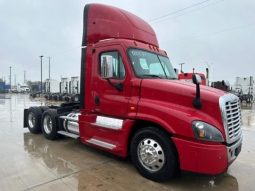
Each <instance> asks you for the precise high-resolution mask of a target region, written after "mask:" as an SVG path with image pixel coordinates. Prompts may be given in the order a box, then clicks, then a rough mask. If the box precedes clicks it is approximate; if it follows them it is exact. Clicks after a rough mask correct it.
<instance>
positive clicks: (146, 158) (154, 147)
mask: <svg viewBox="0 0 255 191" xmlns="http://www.w3.org/2000/svg"><path fill="white" fill-rule="evenodd" d="M137 154H138V159H139V161H140V163H141V164H142V166H143V167H144V168H145V169H147V170H148V171H150V172H156V171H159V170H160V169H161V168H162V167H163V166H164V164H165V154H164V151H163V149H162V147H161V145H160V144H159V143H158V142H157V141H155V140H153V139H150V138H146V139H143V140H142V141H141V142H140V143H139V145H138V148H137Z"/></svg>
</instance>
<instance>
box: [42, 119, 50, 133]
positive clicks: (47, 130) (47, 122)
mask: <svg viewBox="0 0 255 191" xmlns="http://www.w3.org/2000/svg"><path fill="white" fill-rule="evenodd" d="M43 129H44V131H45V133H47V134H50V133H51V131H52V120H51V117H50V116H49V115H46V116H45V117H44V119H43Z"/></svg>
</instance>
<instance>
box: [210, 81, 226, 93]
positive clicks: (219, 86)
mask: <svg viewBox="0 0 255 191" xmlns="http://www.w3.org/2000/svg"><path fill="white" fill-rule="evenodd" d="M211 87H213V88H216V89H219V90H223V91H226V92H228V91H230V84H229V82H228V81H226V80H222V81H216V82H212V83H211Z"/></svg>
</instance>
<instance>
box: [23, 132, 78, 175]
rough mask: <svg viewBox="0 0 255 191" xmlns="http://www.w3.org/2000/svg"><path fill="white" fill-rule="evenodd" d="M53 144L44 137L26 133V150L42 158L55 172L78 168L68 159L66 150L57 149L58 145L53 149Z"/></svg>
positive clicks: (66, 172) (57, 173)
mask: <svg viewBox="0 0 255 191" xmlns="http://www.w3.org/2000/svg"><path fill="white" fill-rule="evenodd" d="M41 137H42V136H41ZM42 138H43V137H42ZM51 144H52V143H50V142H47V141H45V140H43V139H38V136H34V135H32V134H31V133H24V149H25V151H27V152H28V153H29V154H30V155H31V156H32V157H34V158H36V159H40V160H41V161H42V163H43V164H44V165H46V167H47V168H49V169H50V170H53V172H54V174H56V175H63V174H68V173H72V172H74V171H75V170H77V168H76V167H75V165H73V164H72V163H71V162H69V161H68V160H66V158H65V155H64V152H61V150H60V149H59V150H56V147H54V148H55V149H54V150H53V149H52V148H51ZM65 153H66V152H65ZM69 157H70V156H69Z"/></svg>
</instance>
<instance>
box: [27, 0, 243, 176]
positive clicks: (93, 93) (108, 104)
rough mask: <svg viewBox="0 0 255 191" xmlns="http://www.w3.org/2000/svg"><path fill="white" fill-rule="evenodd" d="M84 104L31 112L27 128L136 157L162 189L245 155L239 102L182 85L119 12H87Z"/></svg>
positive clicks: (149, 37) (144, 27) (146, 31)
mask: <svg viewBox="0 0 255 191" xmlns="http://www.w3.org/2000/svg"><path fill="white" fill-rule="evenodd" d="M81 54H82V55H81V74H80V77H81V79H80V85H81V86H80V96H81V97H80V102H79V103H68V104H62V105H61V106H51V107H43V108H42V107H39V108H38V107H32V108H29V109H25V111H24V127H28V128H29V130H30V131H31V132H32V133H39V132H40V131H42V132H43V134H44V136H45V137H46V138H48V139H52V140H53V139H56V138H58V137H59V135H60V134H61V135H65V136H69V137H72V138H77V139H80V141H81V142H83V143H84V144H86V145H90V146H92V147H96V148H98V149H101V150H104V151H107V152H110V153H113V154H115V155H118V156H120V157H123V158H125V157H128V156H130V158H131V160H132V162H133V163H134V165H135V166H136V168H137V170H138V171H139V172H140V173H141V174H142V175H143V176H144V177H146V178H149V179H151V180H155V181H163V180H168V179H169V178H171V177H173V176H174V175H175V174H176V172H178V171H179V170H185V171H192V172H197V173H205V174H211V175H215V174H219V173H222V172H225V171H226V170H227V168H228V167H229V165H230V164H231V163H232V162H233V161H234V160H235V159H236V157H237V156H238V154H239V153H240V150H241V143H242V131H241V110H240V105H239V99H238V97H236V96H235V95H232V94H227V93H225V92H223V91H220V90H216V89H213V88H210V87H206V86H201V87H200V84H201V78H200V77H199V76H198V75H193V76H192V79H193V82H194V84H192V83H188V82H183V81H180V80H178V79H177V75H176V73H175V71H174V69H173V66H172V64H171V62H170V60H169V58H168V56H167V53H166V52H165V51H164V50H161V49H160V48H159V44H158V41H157V37H156V34H155V32H154V30H153V29H152V28H151V26H150V25H149V24H147V23H146V22H145V21H143V20H142V19H140V18H138V17H137V16H135V15H133V14H131V13H129V12H127V11H124V10H122V9H118V8H115V7H111V6H106V5H101V4H89V5H86V6H85V9H84V31H83V39H82V50H81Z"/></svg>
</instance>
